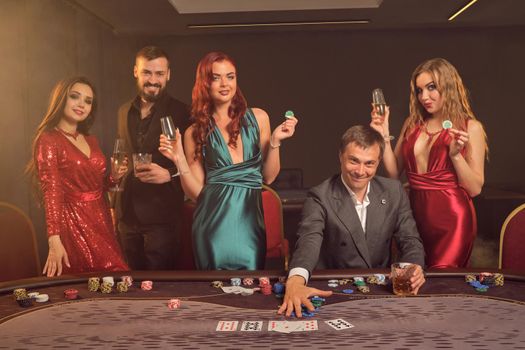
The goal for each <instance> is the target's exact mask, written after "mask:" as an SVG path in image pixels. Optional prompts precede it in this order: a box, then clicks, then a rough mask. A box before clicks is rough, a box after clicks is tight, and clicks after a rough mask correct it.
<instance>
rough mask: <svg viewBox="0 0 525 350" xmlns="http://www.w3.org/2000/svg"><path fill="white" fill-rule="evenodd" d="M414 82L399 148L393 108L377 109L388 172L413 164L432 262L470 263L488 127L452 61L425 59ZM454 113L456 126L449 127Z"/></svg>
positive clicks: (413, 185)
mask: <svg viewBox="0 0 525 350" xmlns="http://www.w3.org/2000/svg"><path fill="white" fill-rule="evenodd" d="M410 88H411V89H410V115H409V117H408V118H407V119H406V120H405V122H404V124H403V128H402V130H401V135H400V137H399V142H398V143H397V144H396V147H395V150H392V147H391V145H390V139H391V137H390V130H389V125H388V118H389V110H388V108H387V111H386V113H385V116H381V115H379V113H378V111H377V109H373V111H372V122H371V124H370V125H371V126H372V127H374V128H375V129H376V130H377V131H379V132H380V133H382V134H383V135H384V137H385V141H386V148H385V154H384V165H385V169H386V171H387V173H388V175H389V176H390V177H394V178H399V176H400V174H401V173H402V172H403V170H406V176H407V178H408V182H409V185H410V202H411V206H412V211H413V213H414V217H415V219H416V223H417V226H418V230H419V233H420V235H421V238H422V239H423V243H424V246H425V253H426V264H427V267H437V268H445V267H464V266H467V265H468V261H469V258H470V254H471V252H472V246H473V244H474V240H475V238H476V233H477V222H476V213H475V210H474V206H473V204H472V197H474V196H476V195H478V194H479V193H480V192H481V188H482V186H483V182H484V162H485V156H486V152H487V142H486V135H485V132H484V130H483V126H482V124H481V123H480V122H479V121H478V120H476V118H475V116H474V113H472V110H471V108H470V105H469V101H468V97H467V90H466V88H465V87H464V85H463V82H462V80H461V77H460V76H459V74H458V72H457V71H456V69H455V68H454V66H452V64H450V63H449V62H448V61H446V60H444V59H442V58H435V59H431V60H428V61H425V62H423V63H422V64H421V65H419V66H418V67H417V68H416V70H415V71H414V73H413V74H412V78H411V81H410ZM446 120H448V121H450V122H452V128H450V129H446V128H444V127H443V126H444V125H446V124H447V123H448V122H447V123H445V124H444V123H443V122H444V121H446Z"/></svg>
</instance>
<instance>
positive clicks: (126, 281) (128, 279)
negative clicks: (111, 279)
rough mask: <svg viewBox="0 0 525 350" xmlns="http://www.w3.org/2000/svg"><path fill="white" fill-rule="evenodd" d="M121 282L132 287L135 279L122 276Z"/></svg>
mask: <svg viewBox="0 0 525 350" xmlns="http://www.w3.org/2000/svg"><path fill="white" fill-rule="evenodd" d="M120 280H121V281H122V282H124V283H126V285H127V286H128V287H131V286H132V285H133V278H132V277H131V276H122V277H121V278H120Z"/></svg>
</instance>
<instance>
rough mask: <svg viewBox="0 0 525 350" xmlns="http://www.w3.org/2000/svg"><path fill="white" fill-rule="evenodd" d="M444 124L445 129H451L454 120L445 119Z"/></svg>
mask: <svg viewBox="0 0 525 350" xmlns="http://www.w3.org/2000/svg"><path fill="white" fill-rule="evenodd" d="M441 125H442V126H443V129H450V128H452V122H451V121H450V120H448V119H447V120H443V123H442V124H441Z"/></svg>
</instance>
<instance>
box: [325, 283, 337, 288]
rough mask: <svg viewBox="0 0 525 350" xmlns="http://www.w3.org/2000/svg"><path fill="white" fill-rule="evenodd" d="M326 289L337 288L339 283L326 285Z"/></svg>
mask: <svg viewBox="0 0 525 350" xmlns="http://www.w3.org/2000/svg"><path fill="white" fill-rule="evenodd" d="M328 287H330V288H337V287H339V283H328Z"/></svg>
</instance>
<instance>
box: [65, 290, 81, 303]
mask: <svg viewBox="0 0 525 350" xmlns="http://www.w3.org/2000/svg"><path fill="white" fill-rule="evenodd" d="M64 298H66V299H68V300H74V299H76V298H78V290H76V289H73V288H69V289H66V290H65V291H64Z"/></svg>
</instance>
